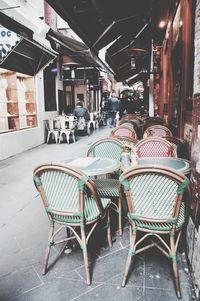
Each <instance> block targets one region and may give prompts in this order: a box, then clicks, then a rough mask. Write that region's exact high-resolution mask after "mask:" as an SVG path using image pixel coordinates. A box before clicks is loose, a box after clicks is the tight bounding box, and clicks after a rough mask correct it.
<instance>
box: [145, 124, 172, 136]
mask: <svg viewBox="0 0 200 301" xmlns="http://www.w3.org/2000/svg"><path fill="white" fill-rule="evenodd" d="M152 136H153V137H155V136H156V137H165V136H171V137H173V134H172V132H171V131H170V130H169V129H168V128H167V127H166V126H164V125H152V126H149V127H148V128H147V129H146V130H145V131H144V133H143V138H147V137H152Z"/></svg>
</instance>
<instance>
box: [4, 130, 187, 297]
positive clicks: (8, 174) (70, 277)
mask: <svg viewBox="0 0 200 301" xmlns="http://www.w3.org/2000/svg"><path fill="white" fill-rule="evenodd" d="M109 132H110V129H109V128H108V127H103V128H100V129H98V130H97V131H96V132H93V133H92V134H91V135H90V136H89V137H88V136H82V137H78V141H77V142H75V143H70V144H66V143H62V144H57V145H56V144H48V145H47V144H43V145H41V146H39V147H36V148H34V149H31V150H28V151H26V152H24V153H21V154H19V155H16V156H14V157H12V158H9V159H7V160H3V161H1V162H0V212H1V218H0V242H1V243H0V301H8V300H15V301H33V300H34V301H47V300H48V301H53V300H56V301H60V300H62V301H72V300H82V301H84V300H85V301H89V300H104V301H108V300H109V301H110V300H115V301H117V300H120V301H121V300H124V301H126V300H132V301H137V300H140V301H151V300H152V301H169V300H170V301H174V300H177V298H176V295H175V289H174V285H173V280H172V274H171V265H170V264H169V261H168V260H167V259H166V258H165V257H163V255H160V253H157V252H156V253H155V252H152V251H149V252H146V253H144V254H142V255H138V256H137V257H136V260H135V261H134V266H133V269H132V271H131V273H130V277H129V280H128V283H127V285H126V287H125V288H121V285H120V284H121V279H122V273H123V270H124V266H125V260H126V256H127V252H128V244H129V234H128V227H127V225H126V224H125V227H124V233H123V236H122V237H120V236H119V235H118V233H117V231H113V247H112V248H111V249H110V248H109V247H108V246H107V244H106V242H105V239H104V235H103V234H100V233H99V237H98V242H97V241H95V248H93V247H92V245H93V246H94V244H93V243H91V247H90V253H91V254H90V255H93V259H92V260H93V261H94V262H93V270H92V285H91V286H87V285H86V283H85V272H84V266H83V258H82V251H81V250H80V248H79V247H77V246H75V247H74V249H72V252H70V251H69V252H67V253H63V254H62V255H61V256H60V258H59V259H58V260H57V262H56V263H55V265H54V266H53V267H52V268H51V269H50V270H49V272H48V273H47V274H46V275H45V276H42V272H41V271H42V260H43V253H44V249H45V246H46V242H47V235H48V228H49V225H48V219H47V216H46V213H45V211H44V208H43V205H42V203H41V201H40V198H39V197H38V193H37V191H36V189H35V187H34V185H33V182H32V171H33V169H34V168H35V167H36V166H37V165H38V164H40V163H44V162H60V161H62V160H66V159H67V158H71V157H73V158H74V157H78V156H84V155H85V154H86V150H87V148H88V146H89V144H90V143H91V142H93V141H94V140H96V139H98V138H100V137H106V136H108V134H109ZM114 221H115V217H113V223H114ZM57 254H58V249H56V248H55V249H54V252H53V256H56V255H57ZM179 260H180V277H181V289H182V300H183V301H190V300H192V297H191V291H190V281H189V277H188V275H187V273H186V272H187V268H186V262H185V260H184V255H183V254H182V255H180V256H179Z"/></svg>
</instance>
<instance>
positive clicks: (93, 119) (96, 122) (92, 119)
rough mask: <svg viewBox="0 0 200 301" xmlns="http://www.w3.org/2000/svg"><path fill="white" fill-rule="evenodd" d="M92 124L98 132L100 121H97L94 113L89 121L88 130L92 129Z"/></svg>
mask: <svg viewBox="0 0 200 301" xmlns="http://www.w3.org/2000/svg"><path fill="white" fill-rule="evenodd" d="M91 124H92V126H93V129H94V130H96V129H97V128H98V127H99V124H98V121H97V120H96V119H95V116H94V113H90V120H89V121H88V130H89V129H90V126H91Z"/></svg>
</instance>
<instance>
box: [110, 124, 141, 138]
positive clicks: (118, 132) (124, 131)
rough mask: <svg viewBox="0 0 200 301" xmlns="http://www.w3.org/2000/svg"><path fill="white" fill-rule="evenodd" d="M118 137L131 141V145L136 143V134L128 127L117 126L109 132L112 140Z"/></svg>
mask: <svg viewBox="0 0 200 301" xmlns="http://www.w3.org/2000/svg"><path fill="white" fill-rule="evenodd" d="M119 136H123V137H128V138H130V139H132V141H133V143H135V142H136V141H137V133H136V131H135V130H134V129H133V128H131V126H129V125H123V124H122V125H119V126H118V127H116V128H114V129H113V130H112V131H111V132H110V137H112V138H117V137H119Z"/></svg>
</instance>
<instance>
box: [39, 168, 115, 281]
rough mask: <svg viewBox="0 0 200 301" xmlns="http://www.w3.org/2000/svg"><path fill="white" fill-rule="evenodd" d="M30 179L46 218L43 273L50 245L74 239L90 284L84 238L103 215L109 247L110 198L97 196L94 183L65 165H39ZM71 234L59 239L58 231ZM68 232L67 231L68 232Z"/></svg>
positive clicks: (86, 243)
mask: <svg viewBox="0 0 200 301" xmlns="http://www.w3.org/2000/svg"><path fill="white" fill-rule="evenodd" d="M33 181H34V184H35V186H36V188H37V190H38V191H39V194H40V196H41V199H42V201H43V205H44V207H45V210H46V213H47V215H48V218H49V223H50V231H49V240H48V244H47V249H46V253H45V258H44V267H43V274H45V273H46V272H47V268H48V260H49V255H50V250H51V248H52V246H55V245H57V244H60V243H63V245H64V247H63V249H64V248H65V246H66V244H67V242H68V241H69V240H72V239H76V240H77V241H78V243H79V244H80V247H81V249H82V251H83V258H84V265H85V271H86V281H87V284H88V285H89V284H90V283H91V279H90V272H89V262H88V250H87V245H88V240H89V238H90V236H91V234H92V233H93V232H94V230H95V228H96V226H97V225H98V224H99V223H100V222H101V221H102V219H103V218H104V217H106V218H107V237H108V243H109V245H110V246H111V245H112V242H111V234H110V223H109V220H110V216H109V207H110V200H109V199H106V198H101V199H100V197H99V195H98V193H97V190H96V186H95V183H94V182H93V181H92V179H90V178H88V177H87V176H86V175H85V174H84V173H82V172H81V171H79V170H76V169H74V168H72V167H69V166H67V165H65V166H64V165H60V164H43V165H40V166H38V167H37V168H35V170H34V172H33ZM66 229H67V230H70V231H71V233H73V236H66V237H65V238H63V239H59V234H60V231H61V230H65V231H64V233H65V234H66V232H67V231H66ZM68 232H69V231H68Z"/></svg>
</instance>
